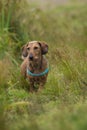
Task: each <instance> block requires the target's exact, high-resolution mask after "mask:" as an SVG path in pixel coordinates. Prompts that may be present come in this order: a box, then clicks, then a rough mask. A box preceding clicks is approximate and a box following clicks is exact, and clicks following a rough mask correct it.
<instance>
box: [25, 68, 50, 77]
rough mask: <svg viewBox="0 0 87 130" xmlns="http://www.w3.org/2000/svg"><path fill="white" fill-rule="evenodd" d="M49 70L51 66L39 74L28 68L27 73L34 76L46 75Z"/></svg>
mask: <svg viewBox="0 0 87 130" xmlns="http://www.w3.org/2000/svg"><path fill="white" fill-rule="evenodd" d="M48 72H49V68H47V69H45V71H43V72H42V73H39V74H35V73H32V72H31V71H30V70H29V69H27V74H28V75H30V76H33V77H35V76H37V77H38V76H44V75H45V74H47V73H48Z"/></svg>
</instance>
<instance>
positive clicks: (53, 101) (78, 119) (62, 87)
mask: <svg viewBox="0 0 87 130" xmlns="http://www.w3.org/2000/svg"><path fill="white" fill-rule="evenodd" d="M4 2H5V3H3V2H0V124H2V125H0V127H1V130H29V129H30V130H48V129H50V130H53V129H55V130H68V129H71V130H86V129H87V123H86V122H87V115H86V113H87V112H86V110H87V79H86V78H87V8H86V7H87V6H86V5H85V4H80V3H79V4H76V5H67V6H60V7H55V8H53V9H49V10H48V9H47V8H46V9H45V10H43V9H41V8H38V7H37V6H36V5H33V4H29V5H28V4H27V2H24V1H22V0H21V2H18V1H15V2H11V1H10V2H9V3H8V2H7V1H4ZM3 4H4V5H3ZM6 14H7V15H6ZM30 40H42V41H43V40H44V41H46V42H47V43H48V45H49V53H48V54H47V59H48V61H49V66H50V71H49V75H48V80H47V83H46V85H45V88H44V89H43V91H42V92H41V93H38V94H35V93H34V94H32V93H29V85H28V82H27V81H26V80H24V79H22V77H21V74H20V64H21V62H22V61H21V47H22V45H23V44H25V43H26V42H27V41H30Z"/></svg>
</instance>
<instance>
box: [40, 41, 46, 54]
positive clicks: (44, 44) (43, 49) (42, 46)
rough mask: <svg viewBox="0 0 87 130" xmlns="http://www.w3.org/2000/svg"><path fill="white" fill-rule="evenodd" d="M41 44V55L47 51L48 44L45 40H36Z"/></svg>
mask: <svg viewBox="0 0 87 130" xmlns="http://www.w3.org/2000/svg"><path fill="white" fill-rule="evenodd" d="M38 43H39V45H40V46H41V51H42V55H45V54H46V53H47V52H48V45H47V43H45V42H38Z"/></svg>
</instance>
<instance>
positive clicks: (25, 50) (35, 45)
mask: <svg viewBox="0 0 87 130" xmlns="http://www.w3.org/2000/svg"><path fill="white" fill-rule="evenodd" d="M47 52H48V45H47V44H46V43H45V42H39V41H31V42H28V43H27V44H25V45H24V46H23V47H22V59H24V58H26V57H27V56H28V57H29V60H32V61H33V60H37V59H38V58H39V57H40V56H41V55H45V54H46V53H47Z"/></svg>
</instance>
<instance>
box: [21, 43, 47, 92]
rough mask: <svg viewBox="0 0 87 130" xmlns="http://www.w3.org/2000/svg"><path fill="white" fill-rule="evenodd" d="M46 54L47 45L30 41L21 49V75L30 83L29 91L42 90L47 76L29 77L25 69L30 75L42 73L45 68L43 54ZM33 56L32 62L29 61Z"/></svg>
mask: <svg viewBox="0 0 87 130" xmlns="http://www.w3.org/2000/svg"><path fill="white" fill-rule="evenodd" d="M47 52H48V45H47V44H46V43H43V42H38V41H32V42H29V43H27V44H26V45H24V46H23V47H22V55H23V57H24V61H23V63H22V65H21V73H22V75H23V76H24V77H25V78H27V79H28V80H29V82H30V91H31V92H33V91H39V90H41V89H42V88H43V86H44V84H45V83H46V80H47V75H48V74H45V75H43V76H39V77H37V76H35V77H33V76H30V75H29V74H27V69H29V70H30V71H31V72H32V73H35V74H39V73H41V72H43V71H44V70H45V69H46V68H47V67H48V65H47V60H46V58H45V56H44V55H45V54H46V53H47ZM31 56H33V60H31V59H30V58H31Z"/></svg>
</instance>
